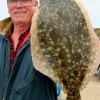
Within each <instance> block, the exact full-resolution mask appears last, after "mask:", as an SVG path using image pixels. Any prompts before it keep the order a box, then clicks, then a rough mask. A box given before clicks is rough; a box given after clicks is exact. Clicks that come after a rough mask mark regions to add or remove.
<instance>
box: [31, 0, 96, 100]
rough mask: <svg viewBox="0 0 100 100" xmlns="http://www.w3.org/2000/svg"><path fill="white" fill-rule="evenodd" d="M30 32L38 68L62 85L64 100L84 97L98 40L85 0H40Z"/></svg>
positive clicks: (78, 99)
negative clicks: (83, 92)
mask: <svg viewBox="0 0 100 100" xmlns="http://www.w3.org/2000/svg"><path fill="white" fill-rule="evenodd" d="M30 33H31V41H30V42H31V53H32V61H33V64H34V66H35V68H36V69H37V70H38V71H40V72H41V73H43V74H45V75H47V76H48V77H50V78H51V79H52V80H54V81H55V82H56V83H57V84H60V85H61V86H62V89H63V90H62V91H63V93H64V94H65V95H66V96H65V98H64V99H63V100H81V95H80V90H81V88H82V87H84V86H85V83H87V82H86V80H89V77H88V76H89V75H90V76H91V74H92V71H91V70H93V68H94V66H96V64H95V63H94V59H95V51H96V50H95V43H96V41H98V38H97V36H96V34H95V32H94V30H93V28H92V25H91V21H90V19H89V17H88V14H87V11H86V10H85V8H84V6H83V5H82V3H81V1H80V0H40V6H39V9H38V11H37V13H36V14H35V15H34V16H33V18H32V27H31V32H30ZM87 77H88V78H87Z"/></svg>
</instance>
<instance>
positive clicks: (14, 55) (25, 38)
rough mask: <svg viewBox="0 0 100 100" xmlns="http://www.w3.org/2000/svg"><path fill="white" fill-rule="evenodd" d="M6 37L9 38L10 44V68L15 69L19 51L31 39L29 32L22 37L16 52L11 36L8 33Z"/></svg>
mask: <svg viewBox="0 0 100 100" xmlns="http://www.w3.org/2000/svg"><path fill="white" fill-rule="evenodd" d="M6 37H7V38H8V40H9V43H10V67H11V68H13V65H14V61H15V58H16V55H17V53H18V51H19V50H20V49H21V47H22V46H23V45H24V44H25V43H26V42H27V41H28V39H29V30H28V31H26V32H24V33H23V34H21V35H20V37H19V40H18V44H17V48H16V50H14V43H13V40H12V37H11V34H9V33H7V34H6Z"/></svg>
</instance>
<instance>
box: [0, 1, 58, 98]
mask: <svg viewBox="0 0 100 100" xmlns="http://www.w3.org/2000/svg"><path fill="white" fill-rule="evenodd" d="M38 4H39V2H38V1H37V0H7V6H8V12H9V14H10V18H7V19H5V20H3V21H0V100H56V99H57V94H56V84H55V83H54V82H53V81H52V80H51V79H49V78H48V77H47V76H45V75H43V74H41V73H40V72H38V71H37V70H36V69H35V68H34V65H33V63H32V58H31V52H30V28H31V19H32V16H34V14H35V12H36V11H37V8H38ZM33 34H34V33H33Z"/></svg>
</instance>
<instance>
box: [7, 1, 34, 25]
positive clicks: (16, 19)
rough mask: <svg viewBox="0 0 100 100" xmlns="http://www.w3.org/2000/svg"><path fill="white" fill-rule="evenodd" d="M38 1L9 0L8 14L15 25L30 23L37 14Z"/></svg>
mask: <svg viewBox="0 0 100 100" xmlns="http://www.w3.org/2000/svg"><path fill="white" fill-rule="evenodd" d="M35 2H36V0H34V2H33V1H32V0H8V1H7V5H8V12H9V14H10V16H11V19H12V21H13V23H20V22H22V23H23V22H24V23H26V24H27V23H30V22H31V19H32V15H33V14H34V12H35V9H34V8H35V6H36V3H35Z"/></svg>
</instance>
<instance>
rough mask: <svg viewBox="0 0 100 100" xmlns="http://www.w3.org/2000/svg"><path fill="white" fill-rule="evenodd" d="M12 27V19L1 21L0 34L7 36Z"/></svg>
mask: <svg viewBox="0 0 100 100" xmlns="http://www.w3.org/2000/svg"><path fill="white" fill-rule="evenodd" d="M11 27H12V21H11V18H10V17H8V18H6V19H4V20H2V21H0V34H2V35H5V34H6V33H7V32H8V31H9V29H10V28H11Z"/></svg>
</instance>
